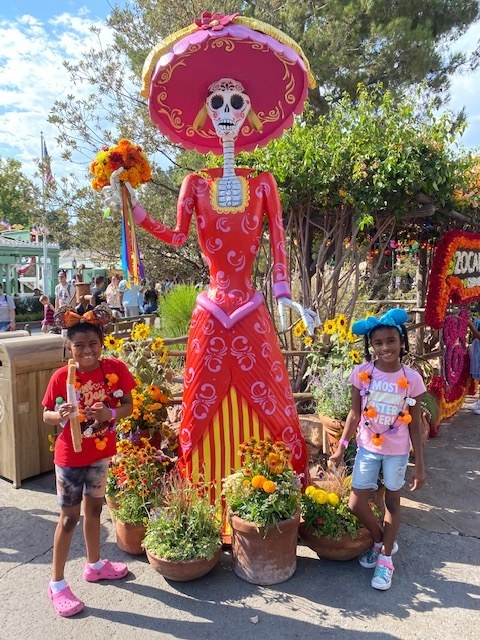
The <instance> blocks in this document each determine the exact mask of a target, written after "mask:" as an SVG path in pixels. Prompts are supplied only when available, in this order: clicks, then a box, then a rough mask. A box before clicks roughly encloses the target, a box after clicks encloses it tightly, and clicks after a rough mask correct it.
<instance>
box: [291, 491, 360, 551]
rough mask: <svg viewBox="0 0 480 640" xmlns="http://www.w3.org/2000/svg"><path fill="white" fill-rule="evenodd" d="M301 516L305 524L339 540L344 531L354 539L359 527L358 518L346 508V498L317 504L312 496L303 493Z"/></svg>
mask: <svg viewBox="0 0 480 640" xmlns="http://www.w3.org/2000/svg"><path fill="white" fill-rule="evenodd" d="M302 517H303V520H304V522H305V526H307V527H312V528H313V529H314V531H315V532H316V533H317V534H318V535H322V536H325V537H326V538H330V539H332V540H340V538H342V536H344V535H345V534H346V533H348V535H350V536H351V537H352V538H354V539H355V538H356V537H357V532H358V529H359V528H360V522H359V520H358V518H357V517H356V516H354V515H353V513H352V512H351V511H350V509H349V508H348V498H347V499H345V498H344V499H342V500H340V502H339V503H338V505H337V506H333V505H331V504H330V503H329V502H326V503H325V504H318V503H317V502H315V500H314V498H313V497H312V496H309V495H303V496H302Z"/></svg>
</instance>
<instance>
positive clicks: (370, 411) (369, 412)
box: [363, 404, 378, 420]
mask: <svg viewBox="0 0 480 640" xmlns="http://www.w3.org/2000/svg"><path fill="white" fill-rule="evenodd" d="M363 413H364V414H365V416H366V417H367V418H370V419H371V420H373V419H374V418H376V417H377V416H378V411H377V410H376V409H375V407H372V405H371V404H369V405H368V407H366V408H365V409H364V411H363Z"/></svg>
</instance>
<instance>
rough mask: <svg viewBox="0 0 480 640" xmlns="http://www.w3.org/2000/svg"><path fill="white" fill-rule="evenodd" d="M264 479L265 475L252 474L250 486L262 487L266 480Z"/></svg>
mask: <svg viewBox="0 0 480 640" xmlns="http://www.w3.org/2000/svg"><path fill="white" fill-rule="evenodd" d="M266 480H267V479H266V478H265V476H260V475H257V476H253V478H252V487H253V488H254V489H261V488H262V487H263V485H264V483H265V482H266Z"/></svg>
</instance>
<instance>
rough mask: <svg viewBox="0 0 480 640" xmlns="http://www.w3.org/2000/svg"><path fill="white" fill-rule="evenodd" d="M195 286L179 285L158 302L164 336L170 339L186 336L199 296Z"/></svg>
mask: <svg viewBox="0 0 480 640" xmlns="http://www.w3.org/2000/svg"><path fill="white" fill-rule="evenodd" d="M198 293H199V292H198V291H197V289H196V288H195V287H194V286H193V285H188V284H178V285H175V286H174V287H173V289H172V290H171V291H169V292H168V293H166V294H165V295H164V296H161V297H160V298H159V300H158V315H159V316H160V325H161V327H162V331H163V334H164V335H165V336H167V337H169V338H179V337H180V336H186V335H187V333H188V328H189V326H190V320H191V317H192V312H193V309H194V307H195V301H196V298H197V295H198Z"/></svg>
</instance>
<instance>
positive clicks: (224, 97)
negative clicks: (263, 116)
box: [205, 78, 250, 140]
mask: <svg viewBox="0 0 480 640" xmlns="http://www.w3.org/2000/svg"><path fill="white" fill-rule="evenodd" d="M208 91H209V96H208V98H207V101H206V103H205V106H206V109H207V113H208V115H209V116H210V119H211V121H212V123H213V127H214V129H215V132H216V134H217V135H218V137H219V138H221V139H230V140H234V139H235V138H236V137H237V135H238V133H239V132H240V129H241V127H242V125H243V123H244V122H245V118H246V117H247V115H248V112H249V111H250V98H249V97H248V96H247V94H246V93H245V92H244V90H243V85H242V84H241V83H240V82H238V81H237V80H232V78H221V79H220V80H217V82H214V83H213V84H211V85H210V87H209V88H208Z"/></svg>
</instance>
